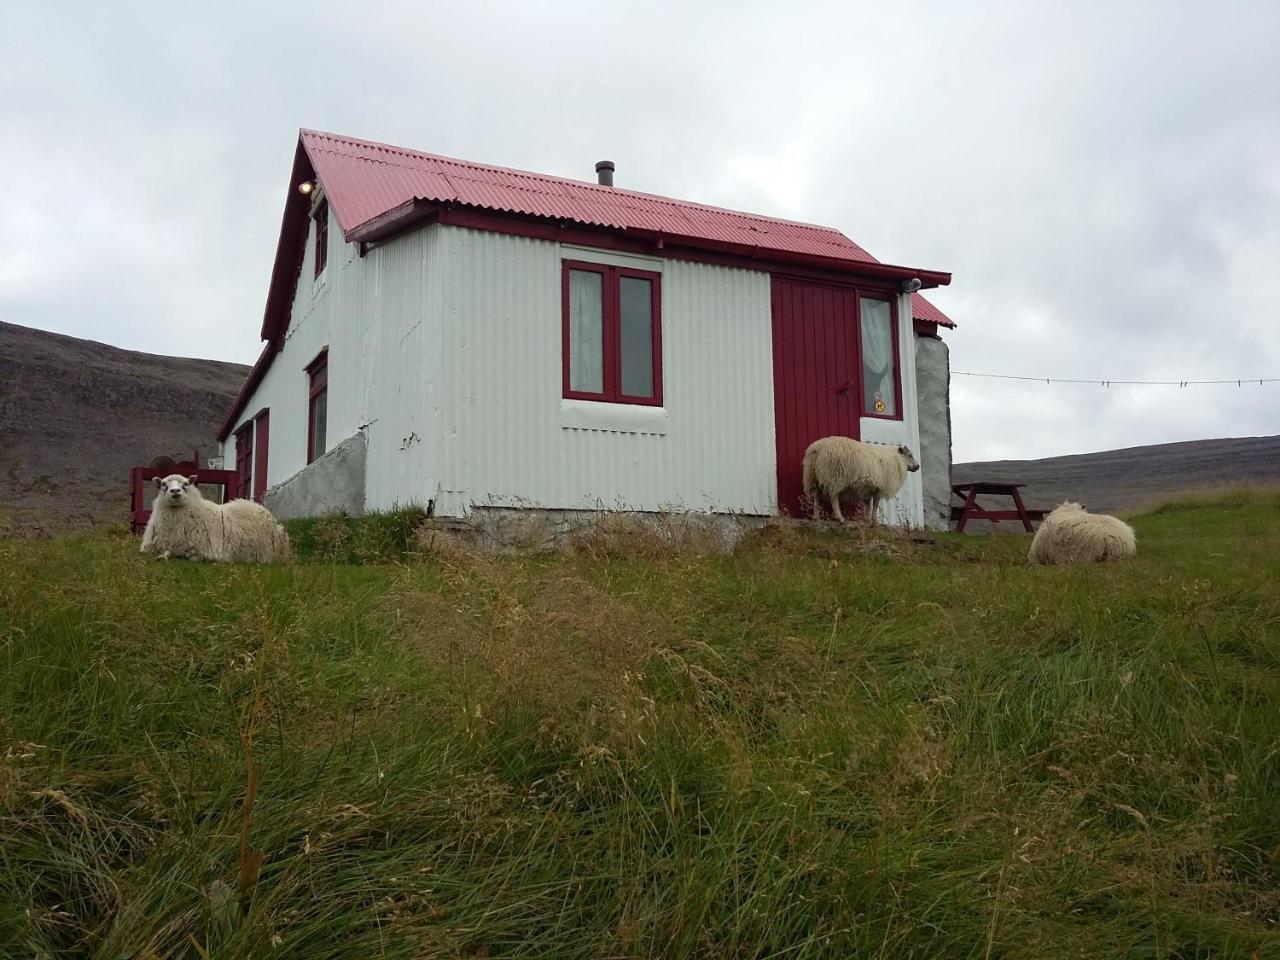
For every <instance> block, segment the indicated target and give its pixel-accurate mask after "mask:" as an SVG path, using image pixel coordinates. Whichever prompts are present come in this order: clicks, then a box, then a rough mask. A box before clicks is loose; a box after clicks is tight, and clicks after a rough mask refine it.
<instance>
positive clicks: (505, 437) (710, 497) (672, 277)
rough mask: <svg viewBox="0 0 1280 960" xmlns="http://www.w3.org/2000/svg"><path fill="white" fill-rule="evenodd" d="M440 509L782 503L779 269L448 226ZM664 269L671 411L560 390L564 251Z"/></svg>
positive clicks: (666, 393) (756, 506)
mask: <svg viewBox="0 0 1280 960" xmlns="http://www.w3.org/2000/svg"><path fill="white" fill-rule="evenodd" d="M443 234H444V235H443V239H442V248H443V249H442V262H443V263H444V264H445V269H444V278H445V279H444V284H445V286H444V291H443V321H442V325H443V349H442V356H443V358H444V362H445V372H444V382H445V385H446V386H445V399H444V404H443V420H444V424H443V429H442V432H441V437H440V439H441V453H440V458H439V463H440V471H441V473H440V475H441V486H442V494H443V495H442V497H441V498H440V500H439V502H438V504H437V508H438V509H439V510H440V511H441V512H442V513H459V512H464V511H465V510H467V509H468V508H469V507H470V506H472V505H486V504H502V505H529V506H540V507H556V508H577V507H593V506H603V507H621V508H627V509H635V510H658V509H664V508H672V509H674V508H686V509H699V510H719V511H743V512H749V513H770V512H772V511H773V509H774V503H775V499H776V496H775V487H776V478H775V472H774V448H773V370H772V361H771V359H770V356H771V347H770V344H771V329H770V312H769V311H770V307H769V277H768V275H767V274H764V273H759V272H755V271H749V270H736V269H729V268H725V267H715V266H707V265H701V264H690V263H683V262H680V261H665V262H664V261H662V260H658V259H654V260H647V259H642V258H635V257H623V256H616V255H610V254H607V253H604V252H592V251H587V250H583V249H581V248H576V247H574V248H568V247H562V246H561V245H560V244H557V243H553V242H550V241H545V240H533V239H527V238H521V237H513V236H507V235H503V234H496V233H486V232H481V231H474V230H465V229H459V228H451V227H450V228H444V231H443ZM565 258H568V259H578V260H591V259H594V260H599V261H602V262H610V263H620V264H626V265H633V266H640V267H643V268H645V269H650V270H657V271H660V272H661V273H662V347H663V400H664V407H663V408H662V409H661V410H654V409H652V408H643V409H641V408H629V407H617V406H614V405H610V404H595V403H590V402H583V401H565V400H562V399H561V303H560V299H561V295H560V263H561V260H562V259H565Z"/></svg>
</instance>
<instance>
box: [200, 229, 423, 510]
mask: <svg viewBox="0 0 1280 960" xmlns="http://www.w3.org/2000/svg"><path fill="white" fill-rule="evenodd" d="M330 218H331V219H330V224H329V244H330V248H329V259H328V264H327V265H326V267H325V270H324V272H323V273H322V274H321V275H320V277H319V278H318V279H316V278H313V275H312V271H313V267H312V264H313V263H314V243H315V230H314V227H313V228H312V230H311V232H310V234H309V236H308V237H307V249H306V253H305V256H304V259H303V267H302V274H301V276H300V277H299V280H298V290H297V293H296V294H295V296H294V302H293V307H292V310H291V313H290V319H289V328H288V331H287V333H286V335H285V342H284V346H283V348H282V349H281V351H280V353H279V354H277V356H276V358H275V360H274V361H273V363H272V364H271V368H270V369H269V370H268V371H267V374H266V376H265V377H264V378H263V381H262V383H261V384H260V385H259V387H258V389H257V391H256V393H255V395H254V397H253V398H252V399H251V400H250V401H249V403H248V405H247V406H246V407H245V411H244V417H243V420H242V422H244V420H247V419H249V418H251V417H253V416H255V415H256V414H257V413H258V412H259V411H261V410H262V409H263V408H264V407H265V408H269V409H270V410H271V441H270V442H271V452H270V457H269V458H268V475H267V483H268V484H269V485H274V484H277V483H279V482H280V481H282V480H285V479H288V478H289V477H290V476H292V475H293V474H295V473H297V472H298V471H299V470H301V469H302V468H303V467H304V466H305V465H306V459H307V406H308V381H307V375H306V369H305V368H306V366H307V364H309V363H310V362H311V360H312V359H313V358H314V357H315V356H316V354H317V353H319V352H320V350H321V349H323V348H324V347H326V346H327V347H328V348H329V388H328V389H329V395H328V424H327V446H328V447H329V448H330V449H331V448H333V447H334V446H336V445H337V444H338V443H340V442H341V441H342V440H345V439H346V438H347V437H350V436H352V435H353V434H355V433H356V432H357V431H358V430H360V429H361V428H364V429H365V430H366V431H367V433H368V437H369V455H368V461H367V462H368V473H367V477H366V490H365V495H366V504H367V505H368V506H369V507H370V508H373V509H376V508H381V507H390V506H394V505H398V504H409V503H419V504H423V503H426V501H427V500H428V499H429V498H430V497H431V496H432V495H433V494H434V490H435V480H434V476H433V474H432V472H431V470H430V463H429V460H428V456H429V452H428V444H427V442H426V441H427V439H428V438H429V437H430V436H431V435H432V434H433V432H434V430H435V427H434V425H433V424H432V422H431V418H432V416H433V415H434V411H435V405H436V404H437V402H438V389H437V386H436V382H435V375H436V372H437V371H438V368H439V367H438V357H439V342H438V329H437V330H436V331H435V332H434V333H433V331H432V326H431V324H430V322H429V316H430V315H433V314H434V315H438V312H439V311H438V309H432V307H433V306H436V305H438V304H439V290H440V282H439V277H438V275H437V274H438V271H435V270H433V269H431V268H430V267H429V261H430V260H431V258H432V257H433V256H434V250H435V248H436V247H437V246H438V243H439V233H438V231H437V229H436V228H427V229H425V230H419V231H417V232H415V233H411V234H408V235H406V236H404V237H402V238H400V239H398V240H397V241H396V242H394V243H390V244H388V245H386V246H384V247H377V248H374V249H373V250H371V251H369V253H368V254H367V255H366V256H365V257H364V258H359V257H357V256H356V255H355V246H354V245H353V244H347V243H343V241H342V239H341V233H340V232H339V231H338V228H337V224H336V223H335V222H334V221H333V220H332V213H331V214H330ZM433 336H434V337H435V340H434V341H433ZM238 426H239V424H237V427H238ZM224 456H225V457H226V458H227V462H228V463H233V462H234V457H235V438H234V435H233V436H231V437H229V438H228V440H227V442H226V444H225V446H224Z"/></svg>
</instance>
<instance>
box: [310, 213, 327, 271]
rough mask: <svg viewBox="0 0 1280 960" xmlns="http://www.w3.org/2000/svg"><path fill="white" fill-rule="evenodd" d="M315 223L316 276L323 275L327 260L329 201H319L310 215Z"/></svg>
mask: <svg viewBox="0 0 1280 960" xmlns="http://www.w3.org/2000/svg"><path fill="white" fill-rule="evenodd" d="M311 216H312V217H313V218H315V221H316V276H317V277H318V276H320V274H322V273H324V265H325V262H326V261H327V260H328V259H329V201H328V200H321V201H320V205H319V206H317V207H316V212H315V213H313V214H312V215H311Z"/></svg>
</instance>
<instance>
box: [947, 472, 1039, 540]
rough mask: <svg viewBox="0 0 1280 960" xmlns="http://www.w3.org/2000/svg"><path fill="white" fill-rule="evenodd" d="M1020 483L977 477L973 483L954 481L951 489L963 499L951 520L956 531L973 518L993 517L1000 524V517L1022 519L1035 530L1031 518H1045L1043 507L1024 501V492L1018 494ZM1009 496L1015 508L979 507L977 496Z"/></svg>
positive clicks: (1001, 518) (960, 529) (952, 514)
mask: <svg viewBox="0 0 1280 960" xmlns="http://www.w3.org/2000/svg"><path fill="white" fill-rule="evenodd" d="M1022 486H1024V484H1021V483H993V482H991V481H989V480H977V481H974V482H972V483H953V484H952V485H951V492H952V493H954V494H955V495H956V496H958V497H960V499H962V500H963V501H964V506H962V507H956V506H953V507H952V508H951V519H952V520H954V521H956V533H964V525H965V524H966V523H968V522H969V521H970V520H990V521H991V522H992V523H999V522H1000V521H1001V520H1021V521H1022V525H1023V527H1025V528H1026V530H1027V533H1032V532H1033V531H1034V529H1035V528H1034V527H1032V526H1031V521H1032V520H1043V519H1044V513H1045V512H1044V511H1043V510H1028V509H1027V507H1026V505H1025V504H1024V503H1023V502H1022V494H1020V493H1018V490H1019V488H1021V487H1022ZM980 496H989V497H1009V498H1011V499H1012V500H1013V506H1014V509H1013V510H986V509H984V508H983V507H980V506H978V497H980Z"/></svg>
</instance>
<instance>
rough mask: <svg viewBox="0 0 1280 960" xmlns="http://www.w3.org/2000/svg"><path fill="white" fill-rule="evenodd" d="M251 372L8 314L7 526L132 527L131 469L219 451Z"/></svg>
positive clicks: (1, 400) (3, 394)
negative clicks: (52, 329)
mask: <svg viewBox="0 0 1280 960" xmlns="http://www.w3.org/2000/svg"><path fill="white" fill-rule="evenodd" d="M247 372H248V367H245V366H243V365H241V364H238V363H221V362H219V361H216V360H189V359H185V358H180V357H161V356H156V355H153V354H149V353H139V352H137V351H133V350H120V349H118V348H116V347H111V346H107V345H106V344H103V343H95V342H94V341H92V340H79V339H76V338H75V337H67V336H62V335H60V334H55V333H46V332H44V331H42V330H33V329H30V328H28V327H20V326H16V325H14V324H10V323H3V322H0V531H4V530H8V531H13V532H21V533H59V532H66V531H72V530H83V529H86V528H89V527H96V526H112V525H123V524H124V522H125V519H126V517H127V514H128V507H129V483H128V474H129V469H130V468H131V467H134V466H138V465H140V464H147V463H150V462H151V460H153V459H154V458H155V457H158V456H161V455H167V456H171V457H174V458H175V459H188V458H189V457H190V456H191V452H192V450H194V449H199V450H200V457H201V459H202V460H204V459H206V458H207V457H209V456H211V455H213V453H214V451H215V445H214V435H215V433H216V432H217V429H218V424H219V422H220V421H221V419H222V416H223V415H224V414H225V413H226V411H227V409H228V408H229V407H230V405H231V400H232V398H233V397H234V396H235V392H236V391H237V390H238V389H239V388H240V384H241V383H242V382H243V381H244V378H245V375H246V373H247Z"/></svg>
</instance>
